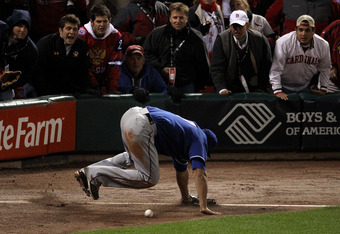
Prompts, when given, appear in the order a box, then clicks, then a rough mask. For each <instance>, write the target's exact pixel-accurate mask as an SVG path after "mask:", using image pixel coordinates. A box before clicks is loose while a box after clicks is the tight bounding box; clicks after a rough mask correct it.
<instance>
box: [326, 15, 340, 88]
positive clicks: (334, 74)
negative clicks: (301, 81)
mask: <svg viewBox="0 0 340 234" xmlns="http://www.w3.org/2000/svg"><path fill="white" fill-rule="evenodd" d="M321 37H322V38H323V39H325V40H326V41H328V43H329V48H330V53H331V62H332V68H331V73H330V81H331V82H329V84H328V87H327V88H328V92H330V93H334V92H337V93H338V92H340V20H336V21H334V22H333V23H331V24H330V25H329V26H328V27H326V28H325V29H324V30H323V32H322V33H321Z"/></svg>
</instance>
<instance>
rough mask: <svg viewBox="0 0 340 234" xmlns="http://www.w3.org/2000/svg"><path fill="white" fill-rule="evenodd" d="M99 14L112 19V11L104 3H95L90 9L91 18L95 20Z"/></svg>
mask: <svg viewBox="0 0 340 234" xmlns="http://www.w3.org/2000/svg"><path fill="white" fill-rule="evenodd" d="M97 16H107V18H108V19H109V20H111V12H110V10H109V8H107V6H105V5H103V4H95V5H94V6H93V7H92V8H91V10H90V15H89V17H90V19H91V20H92V21H94V20H95V19H96V17H97Z"/></svg>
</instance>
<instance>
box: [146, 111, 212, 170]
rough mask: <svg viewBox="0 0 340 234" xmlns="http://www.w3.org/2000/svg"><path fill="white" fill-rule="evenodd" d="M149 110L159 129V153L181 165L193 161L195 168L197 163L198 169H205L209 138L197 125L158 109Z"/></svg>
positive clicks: (157, 142) (157, 139)
mask: <svg viewBox="0 0 340 234" xmlns="http://www.w3.org/2000/svg"><path fill="white" fill-rule="evenodd" d="M147 109H148V111H149V113H150V115H151V117H152V119H153V121H154V122H155V124H156V127H157V136H156V137H155V146H156V148H157V151H158V153H160V154H164V155H167V156H171V157H172V158H173V159H175V160H176V161H177V162H180V163H186V162H188V161H189V160H191V161H192V166H193V168H194V161H196V163H195V167H196V168H202V169H205V167H204V164H205V162H206V160H207V150H208V143H207V136H206V135H205V133H204V132H203V131H202V129H201V128H200V127H199V126H198V125H197V123H196V122H194V121H190V120H187V119H184V118H182V117H180V116H178V115H175V114H173V113H171V112H168V111H164V110H161V109H159V108H156V107H151V106H147ZM197 162H199V163H198V164H197ZM199 164H201V165H199Z"/></svg>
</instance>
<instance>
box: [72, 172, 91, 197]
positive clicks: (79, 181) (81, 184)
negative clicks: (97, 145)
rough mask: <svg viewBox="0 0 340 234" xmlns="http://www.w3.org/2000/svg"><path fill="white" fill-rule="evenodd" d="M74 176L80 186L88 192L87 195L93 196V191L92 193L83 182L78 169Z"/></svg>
mask: <svg viewBox="0 0 340 234" xmlns="http://www.w3.org/2000/svg"><path fill="white" fill-rule="evenodd" d="M74 177H75V178H76V180H77V181H78V183H79V184H80V187H81V188H82V189H83V191H84V192H85V193H86V195H87V196H88V197H91V193H90V191H89V190H88V189H87V188H86V186H85V184H84V183H83V180H82V179H81V176H80V174H79V172H78V171H76V172H75V173H74Z"/></svg>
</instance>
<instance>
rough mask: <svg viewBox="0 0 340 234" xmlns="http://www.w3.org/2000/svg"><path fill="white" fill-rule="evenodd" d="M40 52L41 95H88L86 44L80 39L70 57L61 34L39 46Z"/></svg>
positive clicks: (39, 83)
mask: <svg viewBox="0 0 340 234" xmlns="http://www.w3.org/2000/svg"><path fill="white" fill-rule="evenodd" d="M37 47H38V50H39V70H38V77H37V78H38V79H37V80H35V82H34V86H35V88H36V90H37V93H38V95H54V94H75V93H85V92H86V91H87V89H88V88H89V87H90V77H89V71H88V68H89V66H88V58H87V46H86V43H85V42H84V41H83V40H81V39H80V38H77V40H76V42H75V44H74V45H73V46H72V48H71V50H70V52H69V54H68V55H66V48H65V45H64V40H63V39H62V38H61V37H60V36H59V33H55V34H50V35H47V36H45V37H43V38H41V39H40V40H39V41H38V42H37Z"/></svg>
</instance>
